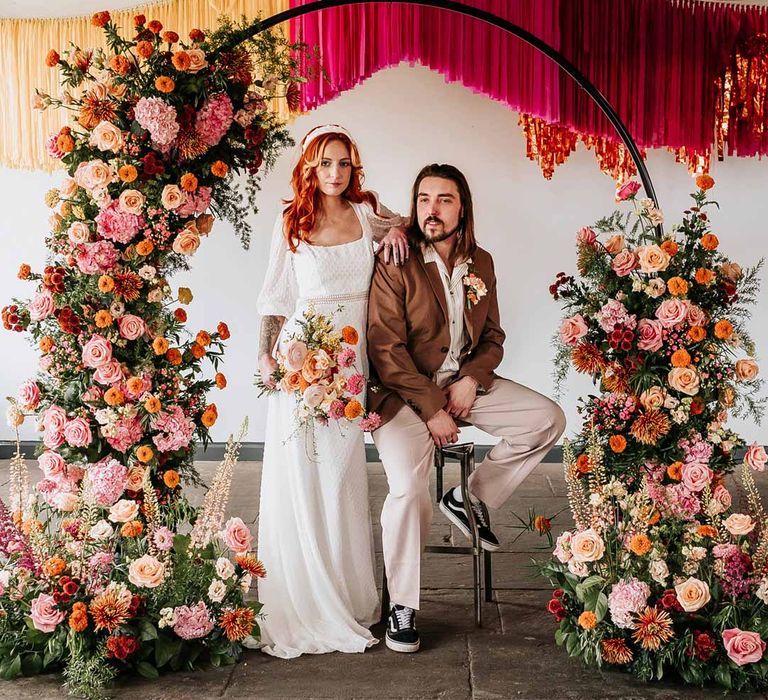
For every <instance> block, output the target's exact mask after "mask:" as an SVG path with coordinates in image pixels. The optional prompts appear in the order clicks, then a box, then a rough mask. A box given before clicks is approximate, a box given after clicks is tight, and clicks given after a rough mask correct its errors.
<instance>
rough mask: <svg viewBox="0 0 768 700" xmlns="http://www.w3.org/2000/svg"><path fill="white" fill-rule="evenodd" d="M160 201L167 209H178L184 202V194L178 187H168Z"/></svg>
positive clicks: (164, 188) (165, 188) (164, 189)
mask: <svg viewBox="0 0 768 700" xmlns="http://www.w3.org/2000/svg"><path fill="white" fill-rule="evenodd" d="M160 201H161V202H162V205H163V206H164V207H165V208H166V209H176V208H177V207H179V206H181V204H182V203H183V202H184V193H183V192H182V191H181V190H180V189H179V188H178V187H177V186H176V185H166V186H165V187H163V193H162V194H161V195H160Z"/></svg>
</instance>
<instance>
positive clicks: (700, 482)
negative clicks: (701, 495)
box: [682, 462, 715, 493]
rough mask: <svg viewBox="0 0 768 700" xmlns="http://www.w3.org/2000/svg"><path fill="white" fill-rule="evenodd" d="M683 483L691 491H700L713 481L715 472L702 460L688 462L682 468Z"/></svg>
mask: <svg viewBox="0 0 768 700" xmlns="http://www.w3.org/2000/svg"><path fill="white" fill-rule="evenodd" d="M682 475H683V478H682V482H683V485H684V486H685V487H686V488H687V489H689V490H690V491H694V492H696V493H698V492H699V491H703V490H704V487H705V486H708V485H709V484H710V483H711V482H712V477H713V476H714V475H715V473H714V472H713V471H712V470H711V469H710V468H709V467H708V466H707V465H706V464H703V463H702V462H686V463H685V464H683V469H682Z"/></svg>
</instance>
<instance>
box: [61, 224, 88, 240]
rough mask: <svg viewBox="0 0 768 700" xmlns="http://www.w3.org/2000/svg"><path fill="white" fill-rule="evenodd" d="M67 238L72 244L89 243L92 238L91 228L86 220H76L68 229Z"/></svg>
mask: <svg viewBox="0 0 768 700" xmlns="http://www.w3.org/2000/svg"><path fill="white" fill-rule="evenodd" d="M67 238H69V241H70V243H72V245H78V244H80V243H87V242H88V241H89V240H90V239H91V230H90V229H89V228H88V224H86V223H85V222H83V221H75V222H74V223H73V224H72V225H71V226H70V227H69V230H68V231H67Z"/></svg>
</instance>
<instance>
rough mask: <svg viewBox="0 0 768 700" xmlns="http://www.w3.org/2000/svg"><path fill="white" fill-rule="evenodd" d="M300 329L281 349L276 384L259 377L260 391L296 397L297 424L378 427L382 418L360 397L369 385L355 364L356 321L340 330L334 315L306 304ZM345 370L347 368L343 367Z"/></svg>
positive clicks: (278, 356)
mask: <svg viewBox="0 0 768 700" xmlns="http://www.w3.org/2000/svg"><path fill="white" fill-rule="evenodd" d="M297 323H298V328H299V331H298V332H296V333H293V334H292V335H290V336H288V342H287V344H286V346H285V348H284V349H283V351H282V352H278V355H277V364H278V369H277V370H276V371H275V372H274V373H273V374H272V379H273V380H274V382H275V385H276V388H274V389H273V388H270V387H268V386H267V385H266V384H265V383H264V381H263V378H259V379H257V381H256V385H257V386H258V387H259V388H260V389H261V393H262V394H264V393H267V394H269V393H274V392H277V391H282V392H285V393H286V394H293V395H294V396H295V398H296V420H297V428H302V427H306V426H308V425H309V424H310V423H312V422H313V421H317V422H318V423H320V424H321V425H327V424H328V422H329V421H347V422H350V423H355V424H356V425H357V426H358V427H359V428H360V430H364V431H368V430H375V429H376V428H378V427H379V425H380V423H381V418H380V416H379V415H378V414H377V413H373V412H371V413H368V414H366V412H365V409H364V407H363V404H362V402H361V400H360V398H359V397H361V396H362V395H363V392H364V391H365V388H366V380H365V377H364V376H363V375H362V374H361V373H360V372H358V371H356V369H355V366H354V365H355V362H356V361H357V353H356V352H355V350H354V348H353V347H351V346H354V345H357V342H358V340H359V337H360V336H359V334H358V332H357V329H356V328H355V327H354V326H344V327H343V328H342V329H341V330H336V328H335V327H334V323H333V318H332V316H330V315H327V314H321V313H318V312H317V311H316V310H315V309H314V308H313V307H310V308H308V309H307V310H306V311H305V312H304V314H303V318H302V319H301V320H299V321H298V322H297ZM345 370H347V371H346V372H345Z"/></svg>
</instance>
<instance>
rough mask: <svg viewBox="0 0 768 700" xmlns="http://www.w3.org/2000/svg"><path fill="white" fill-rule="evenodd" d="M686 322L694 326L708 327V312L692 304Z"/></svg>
mask: <svg viewBox="0 0 768 700" xmlns="http://www.w3.org/2000/svg"><path fill="white" fill-rule="evenodd" d="M685 319H686V321H688V323H689V324H690V325H692V326H706V325H707V312H706V311H704V309H702V308H701V307H700V306H696V304H691V305H690V306H689V307H688V313H687V315H686V317H685Z"/></svg>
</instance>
